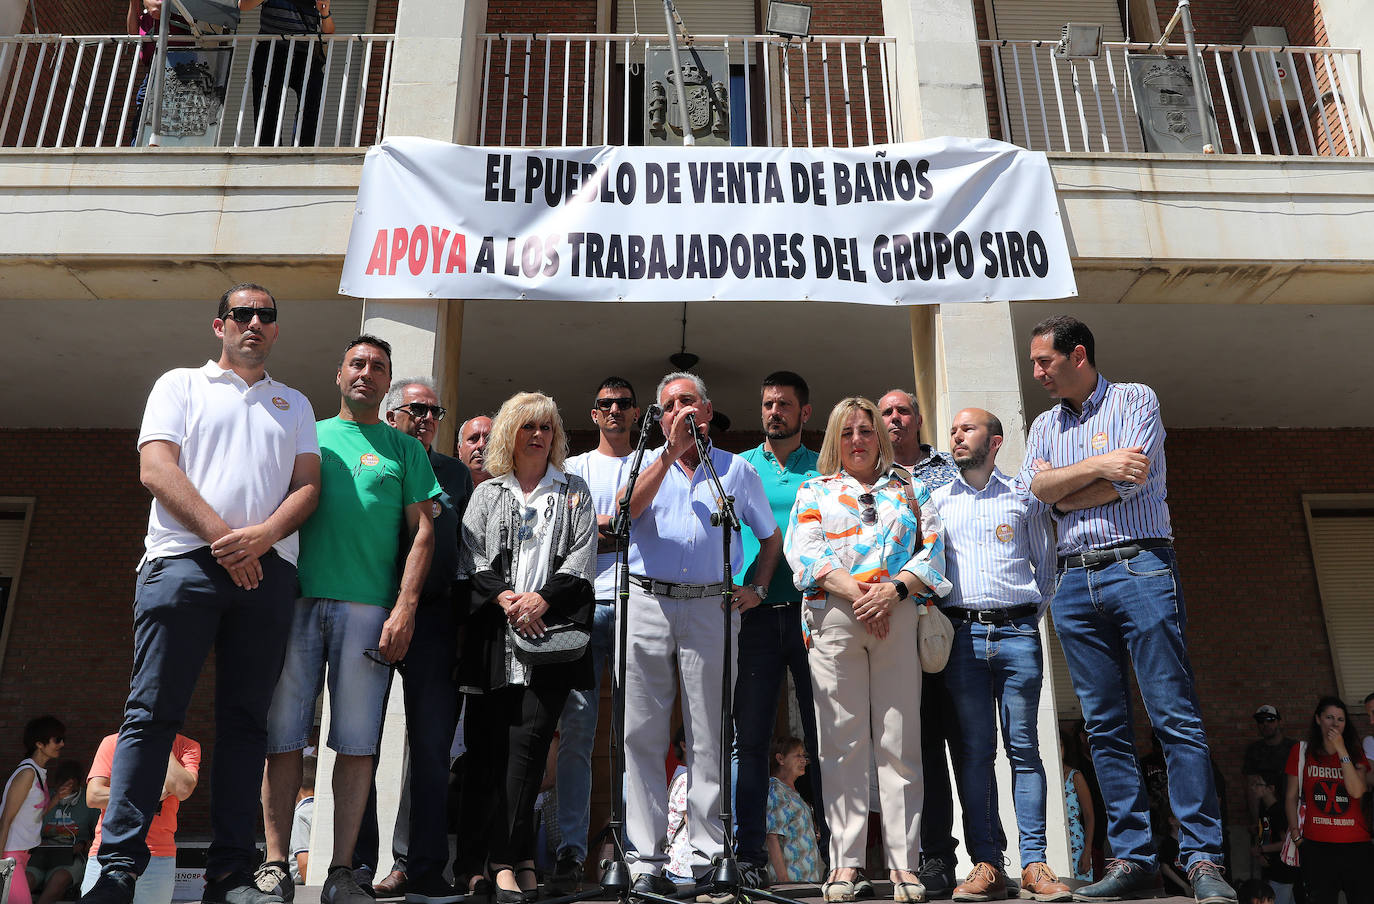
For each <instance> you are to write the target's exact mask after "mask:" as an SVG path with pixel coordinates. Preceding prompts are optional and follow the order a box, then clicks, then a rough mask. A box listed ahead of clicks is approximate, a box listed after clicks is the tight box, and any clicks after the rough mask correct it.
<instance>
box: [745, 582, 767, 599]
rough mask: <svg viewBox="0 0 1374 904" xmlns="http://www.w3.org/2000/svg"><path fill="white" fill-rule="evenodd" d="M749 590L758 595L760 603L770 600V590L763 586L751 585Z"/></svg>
mask: <svg viewBox="0 0 1374 904" xmlns="http://www.w3.org/2000/svg"><path fill="white" fill-rule="evenodd" d="M749 589H750V590H752V591H754V593H756V594H757V595H758V598H759V602H760V603H761V602H763V601H764V600H766V599H768V588H767V587H765V586H763V585H762V584H750V585H749Z"/></svg>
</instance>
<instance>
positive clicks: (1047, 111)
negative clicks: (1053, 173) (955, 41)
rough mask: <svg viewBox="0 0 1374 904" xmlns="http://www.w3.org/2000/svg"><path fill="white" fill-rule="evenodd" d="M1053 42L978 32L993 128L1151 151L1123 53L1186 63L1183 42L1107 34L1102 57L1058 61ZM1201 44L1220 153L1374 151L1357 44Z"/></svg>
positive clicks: (1080, 145) (1016, 139)
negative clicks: (986, 37)
mask: <svg viewBox="0 0 1374 904" xmlns="http://www.w3.org/2000/svg"><path fill="white" fill-rule="evenodd" d="M1056 43H1057V42H1055V41H1052V40H1046V41H998V40H994V41H979V44H980V51H981V53H982V54H983V68H984V78H985V80H987V81H985V83H986V84H990V85H992V86H994V95H995V98H996V110H995V113H996V116H997V120H998V123H997V126H996V127H994V129H993V133H994V135H995V137H999V138H1001V139H1003V140H1004V141H1010V142H1013V143H1015V144H1019V145H1022V146H1023V147H1028V148H1031V149H1034V150H1046V151H1107V152H1112V151H1116V152H1121V151H1142V150H1145V149H1146V144H1145V139H1144V136H1143V134H1142V127H1141V122H1140V113H1139V110H1138V109H1137V106H1136V95H1135V92H1134V91H1133V90H1132V89H1133V87H1136V86H1133V85H1132V84H1131V74H1130V70H1129V68H1128V66H1127V64H1126V60H1127V56H1128V55H1135V54H1162V55H1166V56H1170V57H1174V58H1177V59H1180V60H1183V61H1184V62H1185V63H1186V56H1185V54H1186V47H1185V46H1184V45H1182V44H1166V45H1164V46H1162V47H1159V46H1156V45H1151V44H1141V43H1104V44H1103V52H1102V55H1101V57H1100V58H1098V59H1095V60H1094V59H1078V60H1060V59H1057V58H1056V57H1055V56H1054V48H1055V45H1056ZM1199 51H1200V53H1201V56H1202V61H1203V64H1204V68H1205V79H1206V81H1207V83H1208V84H1207V90H1208V92H1209V93H1210V97H1211V104H1212V108H1213V110H1214V112H1215V118H1216V125H1217V133H1218V134H1219V135H1220V137H1221V145H1222V146H1221V147H1219V148H1215V150H1216V151H1217V152H1218V153H1229V154H1268V155H1280V156H1321V157H1339V156H1369V155H1370V154H1371V153H1372V152H1374V136H1372V135H1371V131H1370V122H1369V117H1368V116H1367V114H1366V110H1365V106H1364V99H1363V97H1362V96H1361V93H1360V87H1359V86H1360V81H1359V65H1360V52H1359V51H1358V50H1351V49H1344V48H1336V47H1254V46H1245V45H1239V44H1206V45H1201V46H1200V47H1199ZM993 112H994V111H992V110H989V113H990V114H991V113H993Z"/></svg>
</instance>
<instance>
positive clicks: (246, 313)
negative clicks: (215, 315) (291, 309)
mask: <svg viewBox="0 0 1374 904" xmlns="http://www.w3.org/2000/svg"><path fill="white" fill-rule="evenodd" d="M254 317H256V318H258V320H260V321H262V322H263V323H276V322H277V309H276V308H250V307H247V306H244V307H237V308H230V309H229V310H227V311H225V312H224V319H225V320H232V321H234V322H235V323H242V324H245V325H247V324H250V323H252V322H253V318H254Z"/></svg>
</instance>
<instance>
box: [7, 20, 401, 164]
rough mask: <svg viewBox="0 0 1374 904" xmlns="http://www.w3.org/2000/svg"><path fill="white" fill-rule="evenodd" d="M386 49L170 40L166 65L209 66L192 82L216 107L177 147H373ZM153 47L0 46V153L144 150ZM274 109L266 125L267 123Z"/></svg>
mask: <svg viewBox="0 0 1374 904" xmlns="http://www.w3.org/2000/svg"><path fill="white" fill-rule="evenodd" d="M393 40H394V36H393V35H385V34H368V35H324V36H314V35H308V36H306V35H302V36H291V37H284V36H281V35H243V34H240V35H211V36H202V37H196V38H190V37H180V36H178V37H174V38H173V39H172V43H171V44H169V47H168V52H169V61H168V65H169V66H171V65H172V64H173V62H174V61H175V60H178V59H186V58H185V57H179V56H178V54H179V53H180V52H183V51H188V50H194V51H197V52H199V53H200V57H199V58H198V59H199V60H201V61H204V60H206V59H208V60H210V65H208V66H206V67H205V68H204V73H203V75H198V77H200V78H202V80H203V81H204V82H205V83H206V85H207V86H208V87H207V89H206V93H207V94H212V95H214V96H215V97H217V98H218V99H219V101H220V102H221V106H220V107H219V108H218V110H217V111H212V112H211V113H209V114H206V116H205V119H206V122H205V123H204V128H203V129H202V130H201V132H200V133H198V134H196V135H194V137H193V138H191V139H189V140H187V141H185V142H180V143H189V144H196V145H204V146H217V147H258V146H263V147H302V146H304V147H312V146H313V147H361V146H365V145H367V144H372V143H375V142H378V141H380V140H381V135H382V122H383V119H384V118H385V114H386V88H387V81H388V79H389V77H390V70H391V51H392V45H393ZM152 42H153V39H152V38H151V37H145V36H140V35H14V36H8V37H0V147H33V148H74V147H115V146H120V145H130V144H135V143H137V144H143V143H146V141H147V137H148V135H147V133H148V131H149V130H148V128H147V126H146V123H145V124H144V125H143V127H142V128H140V119H141V118H142V119H144V120H146V119H148V118H149V116H145V115H144V112H145V111H144V110H143V106H144V104H143V102H142V95H143V89H144V87H145V78H146V76H147V73H148V72H149V70H150V68H151V66H150V65H149V62H148V60H149V59H151V57H152V54H151V53H150V49H151V48H152ZM145 47H146V48H149V50H145V49H144V48H145ZM141 57H142V58H143V59H141ZM216 68H217V69H218V73H217V74H216V73H215V72H214V71H212V70H215V69H216ZM302 94H303V95H304V97H302V96H301V95H302ZM274 95H275V96H274ZM163 109H164V111H166V110H167V109H168V104H167V103H166V102H164V104H163ZM273 110H275V122H274V121H271V117H270V116H269V114H270V113H271V112H272V111H273ZM146 112H147V113H148V114H151V110H149V111H146ZM165 115H166V113H165V112H164V116H165ZM312 119H313V121H314V123H315V136H314V140H311V138H310V135H309V131H310V129H309V123H310V122H311V121H312Z"/></svg>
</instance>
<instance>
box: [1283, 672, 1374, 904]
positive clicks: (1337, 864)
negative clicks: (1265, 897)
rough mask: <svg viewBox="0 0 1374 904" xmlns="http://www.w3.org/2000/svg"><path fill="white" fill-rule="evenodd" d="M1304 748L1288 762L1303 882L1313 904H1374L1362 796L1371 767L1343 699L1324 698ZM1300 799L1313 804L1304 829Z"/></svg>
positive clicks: (1290, 802)
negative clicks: (1341, 899)
mask: <svg viewBox="0 0 1374 904" xmlns="http://www.w3.org/2000/svg"><path fill="white" fill-rule="evenodd" d="M1303 746H1304V745H1298V746H1294V748H1293V752H1292V753H1291V754H1289V756H1288V768H1287V770H1286V771H1287V772H1288V775H1289V776H1290V778H1289V779H1288V801H1287V803H1288V825H1289V829H1288V831H1289V832H1290V833H1292V836H1293V840H1294V841H1297V842H1299V843H1300V845H1301V847H1300V848H1299V851H1300V855H1299V856H1300V862H1301V867H1302V881H1303V885H1304V886H1305V887H1306V888H1307V900H1308V902H1309V904H1335V902H1336V897H1337V895H1338V894H1339V893H1340V892H1342V891H1344V892H1345V898H1346V901H1347V904H1374V871H1371V870H1370V868H1369V862H1370V857H1371V854H1374V851H1371V849H1370V844H1369V842H1370V838H1369V830H1368V829H1366V828H1365V821H1364V814H1363V812H1362V810H1361V807H1360V796H1361V795H1363V794H1364V792H1365V789H1366V788H1367V787H1368V786H1369V770H1370V767H1369V761H1368V760H1367V759H1366V758H1365V755H1364V751H1363V750H1362V749H1361V747H1360V739H1359V736H1358V735H1357V734H1356V733H1355V726H1353V725H1351V724H1350V713H1349V711H1348V710H1346V708H1345V704H1344V703H1343V702H1341V700H1340V698H1338V697H1322V698H1321V699H1320V700H1318V701H1317V710H1316V712H1315V713H1314V714H1313V716H1312V726H1311V728H1309V729H1308V732H1307V741H1306V743H1305V747H1306V755H1305V756H1304V755H1303V753H1304V751H1303ZM1299 797H1301V799H1302V800H1303V801H1304V802H1305V803H1306V804H1307V810H1306V815H1305V817H1304V822H1303V824H1302V826H1301V827H1299V825H1298V800H1299Z"/></svg>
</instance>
